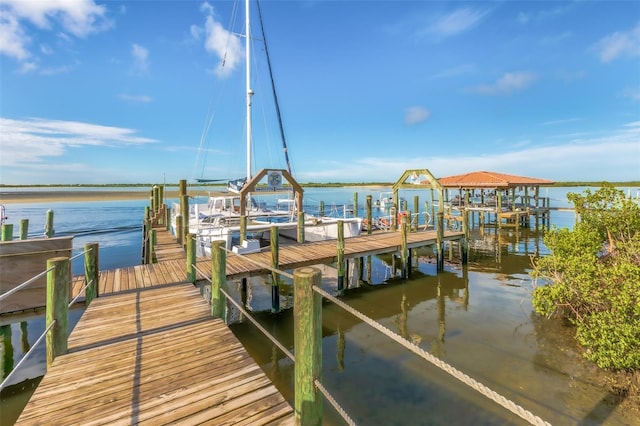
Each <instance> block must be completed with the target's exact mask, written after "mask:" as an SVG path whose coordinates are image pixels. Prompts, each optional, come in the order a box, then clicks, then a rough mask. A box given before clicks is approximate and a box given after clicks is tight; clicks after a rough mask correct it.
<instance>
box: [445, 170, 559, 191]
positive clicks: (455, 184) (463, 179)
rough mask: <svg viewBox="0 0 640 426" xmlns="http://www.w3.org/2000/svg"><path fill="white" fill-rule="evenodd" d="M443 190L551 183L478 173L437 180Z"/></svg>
mask: <svg viewBox="0 0 640 426" xmlns="http://www.w3.org/2000/svg"><path fill="white" fill-rule="evenodd" d="M438 181H439V182H440V184H441V185H442V186H443V187H444V188H460V189H466V188H468V189H473V188H496V189H497V188H503V189H504V188H517V187H521V186H524V187H527V186H533V187H536V186H545V185H552V184H553V181H551V180H547V179H538V178H531V177H525V176H516V175H508V174H505V173H497V172H486V171H478V172H471V173H465V174H461V175H455V176H447V177H442V178H440V179H438Z"/></svg>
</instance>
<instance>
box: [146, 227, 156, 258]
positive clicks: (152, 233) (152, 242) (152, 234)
mask: <svg viewBox="0 0 640 426" xmlns="http://www.w3.org/2000/svg"><path fill="white" fill-rule="evenodd" d="M149 227H151V225H149ZM155 253H156V230H155V229H153V228H150V230H149V262H148V263H158V259H156V256H155Z"/></svg>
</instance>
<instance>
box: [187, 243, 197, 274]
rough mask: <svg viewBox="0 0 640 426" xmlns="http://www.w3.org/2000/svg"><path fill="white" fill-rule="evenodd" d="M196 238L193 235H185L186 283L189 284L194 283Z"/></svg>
mask: <svg viewBox="0 0 640 426" xmlns="http://www.w3.org/2000/svg"><path fill="white" fill-rule="evenodd" d="M194 263H196V236H195V234H191V233H189V234H187V281H189V282H190V283H191V284H195V283H196V268H195V266H194Z"/></svg>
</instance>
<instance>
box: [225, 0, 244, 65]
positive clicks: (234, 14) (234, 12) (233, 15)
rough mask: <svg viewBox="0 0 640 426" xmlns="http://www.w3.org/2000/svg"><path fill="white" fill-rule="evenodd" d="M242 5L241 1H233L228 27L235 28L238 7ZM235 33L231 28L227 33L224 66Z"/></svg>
mask: <svg viewBox="0 0 640 426" xmlns="http://www.w3.org/2000/svg"><path fill="white" fill-rule="evenodd" d="M239 6H240V2H239V1H235V2H233V9H232V10H231V17H230V18H229V25H228V26H227V28H233V26H232V25H233V23H234V22H235V21H236V17H237V16H238V7H239ZM233 35H235V33H234V32H233V31H231V30H229V32H228V33H227V43H226V44H225V47H224V56H223V57H222V67H224V66H225V65H226V63H227V52H229V41H230V40H231V36H233Z"/></svg>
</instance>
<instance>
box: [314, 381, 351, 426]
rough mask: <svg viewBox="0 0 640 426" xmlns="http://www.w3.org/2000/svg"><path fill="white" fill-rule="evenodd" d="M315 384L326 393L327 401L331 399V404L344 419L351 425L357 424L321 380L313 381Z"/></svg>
mask: <svg viewBox="0 0 640 426" xmlns="http://www.w3.org/2000/svg"><path fill="white" fill-rule="evenodd" d="M313 384H314V385H315V387H317V388H318V390H319V391H320V392H321V393H322V395H324V397H325V398H326V399H327V401H329V404H331V406H332V407H333V408H334V409H335V410H336V411H337V412H338V414H340V416H342V419H343V420H344V421H345V422H346V423H347V424H348V425H350V426H356V422H354V421H353V420H352V419H351V417H350V416H349V414H347V412H346V411H344V408H342V407H341V406H340V404H338V401H336V400H335V399H334V398H333V396H332V395H331V394H330V393H329V391H328V390H327V389H326V388H325V387H324V386H323V385H322V383H320V381H319V380H318V379H316V380H314V381H313Z"/></svg>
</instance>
